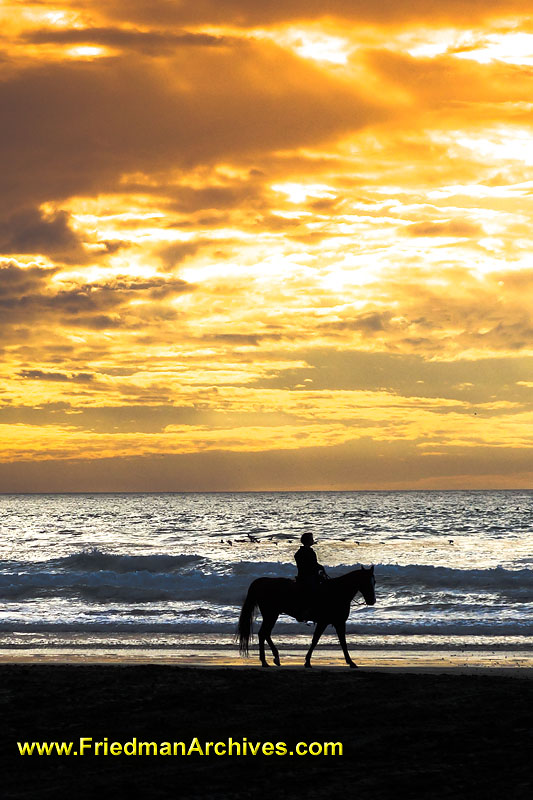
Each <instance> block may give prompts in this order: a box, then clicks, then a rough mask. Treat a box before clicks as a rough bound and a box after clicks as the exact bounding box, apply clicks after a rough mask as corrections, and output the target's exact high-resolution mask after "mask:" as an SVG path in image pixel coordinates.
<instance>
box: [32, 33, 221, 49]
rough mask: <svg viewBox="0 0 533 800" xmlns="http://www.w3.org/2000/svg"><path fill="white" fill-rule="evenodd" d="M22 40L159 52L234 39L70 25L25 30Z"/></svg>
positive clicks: (205, 45) (206, 35) (216, 43)
mask: <svg viewBox="0 0 533 800" xmlns="http://www.w3.org/2000/svg"><path fill="white" fill-rule="evenodd" d="M22 38H23V41H25V42H28V43H31V44H64V45H76V44H88V45H91V44H92V45H104V46H107V47H119V48H122V49H133V50H138V51H140V52H143V53H150V54H156V55H162V54H164V53H169V52H172V51H174V49H175V48H177V47H221V46H224V45H228V44H232V45H233V46H235V43H236V42H235V40H234V39H228V38H227V37H224V36H211V35H209V34H206V33H190V32H188V31H183V32H165V31H157V30H156V31H153V30H152V31H140V30H132V29H130V28H128V29H124V28H70V29H65V30H53V29H50V28H42V29H39V30H36V31H31V32H30V33H26V34H25V35H24V36H23V37H22Z"/></svg>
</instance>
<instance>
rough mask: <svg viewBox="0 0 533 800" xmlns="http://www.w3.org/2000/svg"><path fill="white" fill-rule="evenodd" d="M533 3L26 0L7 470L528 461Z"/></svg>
mask: <svg viewBox="0 0 533 800" xmlns="http://www.w3.org/2000/svg"><path fill="white" fill-rule="evenodd" d="M523 8H524V3H523V2H519V1H518V0H514V1H512V0H507V1H506V0H500V2H491V0H484V1H483V2H471V3H464V2H459V0H433V1H431V0H424V2H422V0H411V1H410V2H406V1H403V0H394V2H392V0H390V2H388V0H385V1H384V2H379V3H376V2H375V0H373V2H371V1H370V0H344V1H343V0H337V1H335V0H333V1H332V2H329V3H326V4H325V3H323V2H320V3H319V2H312V0H306V2H303V0H284V2H269V3H267V2H265V1H264V0H262V1H261V2H255V0H230V1H229V2H223V3H221V2H220V1H219V0H218V1H217V0H201V2H199V1H198V0H196V2H187V1H185V2H181V3H180V2H178V0H172V2H170V1H169V0H150V2H147V1H145V0H109V2H105V3H104V2H96V1H94V2H93V0H72V1H70V0H64V2H62V0H57V2H49V0H40V2H36V3H32V2H31V0H29V2H10V0H7V2H4V4H3V5H2V6H1V7H0V20H1V27H0V31H1V34H0V48H1V58H2V73H1V78H0V108H1V109H2V126H1V128H0V159H1V162H2V163H1V165H0V174H1V175H2V187H3V191H2V192H1V195H0V204H1V210H0V350H1V352H2V356H3V357H2V362H1V367H0V369H1V373H0V438H1V448H0V491H63V490H68V491H83V490H90V491H99V490H100V491H102V490H103V491H105V490H121V491H122V490H124V491H128V490H132V491H133V490H135V491H141V490H151V491H155V490H164V491H169V490H178V491H179V490H224V489H232V490H236V489H306V488H309V489H320V488H322V489H366V488H383V489H389V488H413V489H416V488H465V489H467V488H515V487H516V488H520V487H526V488H528V487H531V485H532V476H533V467H532V464H533V460H532V455H533V453H532V441H531V432H532V429H533V428H532V425H533V396H532V389H533V369H532V365H533V321H532V309H533V305H532V299H531V298H532V289H533V262H532V257H531V251H532V245H533V233H532V231H533V220H532V216H533V200H532V189H533V142H532V136H531V112H532V108H533V103H532V98H533V73H532V67H533V15H532V16H531V18H529V17H527V16H524V13H523ZM325 9H327V14H325ZM521 10H522V11H521Z"/></svg>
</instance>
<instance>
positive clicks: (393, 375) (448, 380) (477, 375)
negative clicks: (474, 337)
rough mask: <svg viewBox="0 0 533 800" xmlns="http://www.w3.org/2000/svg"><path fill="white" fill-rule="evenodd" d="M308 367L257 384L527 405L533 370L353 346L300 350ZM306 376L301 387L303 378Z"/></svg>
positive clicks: (521, 361) (496, 361)
mask: <svg viewBox="0 0 533 800" xmlns="http://www.w3.org/2000/svg"><path fill="white" fill-rule="evenodd" d="M292 357H293V358H294V359H297V360H299V361H305V362H306V363H307V364H308V366H307V367H298V368H294V369H286V370H282V371H280V372H279V373H277V374H276V375H273V376H272V377H271V378H269V379H266V380H261V381H258V382H256V383H255V384H254V386H256V387H263V388H267V387H270V388H280V389H281V388H293V387H294V386H296V385H299V386H301V391H315V390H329V391H335V390H346V391H350V390H363V391H379V390H385V391H389V392H393V393H395V394H398V395H401V396H403V397H420V398H431V397H436V398H443V399H450V400H457V401H466V402H468V403H474V404H475V403H494V402H498V401H503V400H506V401H516V402H519V403H523V404H526V405H528V406H531V404H532V398H531V389H528V387H527V386H525V385H523V386H520V385H519V382H520V381H521V382H524V383H527V382H528V381H530V380H531V375H532V374H533V357H531V356H521V357H519V356H517V357H515V358H481V359H478V360H476V361H471V360H466V359H464V360H457V361H428V360H427V359H425V358H423V357H421V356H417V355H395V354H390V353H368V352H363V351H355V350H345V351H340V350H334V349H333V348H327V349H326V348H324V349H316V350H298V351H296V352H294V353H293V354H292ZM306 378H308V379H310V380H309V382H308V383H306V384H305V386H303V382H304V380H305V379H306Z"/></svg>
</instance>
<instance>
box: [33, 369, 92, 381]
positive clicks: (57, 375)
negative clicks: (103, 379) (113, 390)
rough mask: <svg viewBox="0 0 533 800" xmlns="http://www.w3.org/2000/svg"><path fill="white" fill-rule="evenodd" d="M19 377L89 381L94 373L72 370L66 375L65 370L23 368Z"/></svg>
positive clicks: (38, 379) (39, 379) (42, 379)
mask: <svg viewBox="0 0 533 800" xmlns="http://www.w3.org/2000/svg"><path fill="white" fill-rule="evenodd" d="M19 377H21V378H23V379H24V380H31V381H59V382H69V381H71V382H72V383H90V382H91V381H92V380H94V375H93V374H92V373H90V372H74V373H71V374H70V375H67V374H66V373H65V372H43V370H40V369H23V370H22V371H21V372H19Z"/></svg>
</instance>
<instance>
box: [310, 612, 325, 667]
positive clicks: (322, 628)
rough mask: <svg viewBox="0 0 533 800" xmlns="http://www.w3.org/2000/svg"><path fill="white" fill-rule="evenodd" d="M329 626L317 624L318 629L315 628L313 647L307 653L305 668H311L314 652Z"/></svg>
mask: <svg viewBox="0 0 533 800" xmlns="http://www.w3.org/2000/svg"><path fill="white" fill-rule="evenodd" d="M327 626H328V623H327V622H317V624H316V628H315V632H314V634H313V641H312V642H311V647H310V648H309V650H308V651H307V655H306V657H305V666H306V667H310V666H311V656H312V655H313V650H314V649H315V647H316V646H317V644H318V640H319V639H320V637H321V636H322V634H323V633H324V631H325V630H326V628H327Z"/></svg>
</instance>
